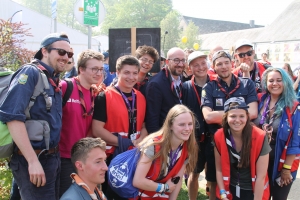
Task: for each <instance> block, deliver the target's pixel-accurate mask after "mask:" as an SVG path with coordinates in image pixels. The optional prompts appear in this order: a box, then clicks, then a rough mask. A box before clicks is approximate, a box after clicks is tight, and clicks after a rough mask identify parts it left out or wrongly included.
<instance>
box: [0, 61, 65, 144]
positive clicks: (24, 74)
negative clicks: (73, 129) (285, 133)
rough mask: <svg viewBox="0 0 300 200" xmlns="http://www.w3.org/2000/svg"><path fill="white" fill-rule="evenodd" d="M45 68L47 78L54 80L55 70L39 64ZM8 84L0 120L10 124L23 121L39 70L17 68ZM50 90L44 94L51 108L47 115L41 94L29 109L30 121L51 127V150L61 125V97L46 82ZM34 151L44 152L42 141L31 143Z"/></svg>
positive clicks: (31, 67) (26, 66) (55, 78)
mask: <svg viewBox="0 0 300 200" xmlns="http://www.w3.org/2000/svg"><path fill="white" fill-rule="evenodd" d="M39 63H40V64H41V65H42V66H43V67H45V68H46V69H47V70H48V72H49V75H50V78H52V79H53V80H57V79H58V78H59V74H57V75H56V76H54V69H53V68H52V67H50V66H48V65H46V64H45V63H43V62H41V61H39ZM14 75H15V76H14V78H13V80H12V82H11V84H10V87H9V90H8V93H7V96H6V97H5V100H4V101H3V103H2V105H1V106H0V121H2V122H4V123H6V122H10V121H14V120H17V121H22V122H25V120H26V115H25V112H24V111H25V109H26V108H27V106H28V104H29V100H30V98H31V96H32V94H33V91H34V87H35V85H36V84H37V82H38V78H39V71H38V69H36V68H35V67H34V66H32V65H25V66H23V67H22V68H20V69H19V70H18V71H17V72H16V73H15V74H14ZM49 86H50V89H45V90H44V91H45V92H46V93H47V94H48V96H49V97H48V98H51V100H52V106H51V109H50V111H49V112H48V111H47V109H46V102H45V99H44V96H43V95H39V96H38V97H37V98H36V101H35V103H34V105H33V106H32V108H31V110H30V115H31V119H34V120H45V121H47V122H48V123H49V126H50V144H49V147H50V148H53V147H55V146H57V145H58V142H59V138H60V129H61V124H62V120H61V117H62V94H61V92H55V90H54V87H53V86H52V85H51V84H50V83H49ZM31 144H32V146H33V148H34V149H45V148H46V146H45V141H44V140H42V141H31Z"/></svg>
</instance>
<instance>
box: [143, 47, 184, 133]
mask: <svg viewBox="0 0 300 200" xmlns="http://www.w3.org/2000/svg"><path fill="white" fill-rule="evenodd" d="M185 63H186V57H185V53H184V52H183V50H182V49H180V48H178V47H174V48H172V49H170V50H169V51H168V54H167V59H166V67H164V68H163V69H162V70H161V71H160V72H159V73H158V74H157V75H156V76H154V77H153V78H152V79H151V81H150V82H149V83H148V86H147V88H146V101H147V112H146V128H147V131H148V133H153V132H155V131H158V130H159V129H160V128H161V127H162V125H163V123H164V121H165V118H166V116H167V113H168V112H169V110H170V109H171V108H172V107H173V106H174V105H176V104H181V96H182V95H181V94H182V84H181V79H180V78H181V75H182V72H183V70H184V66H185Z"/></svg>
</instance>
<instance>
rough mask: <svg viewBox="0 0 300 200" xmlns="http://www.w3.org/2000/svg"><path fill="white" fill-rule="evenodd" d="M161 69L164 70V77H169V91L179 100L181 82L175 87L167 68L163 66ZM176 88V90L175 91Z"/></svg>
mask: <svg viewBox="0 0 300 200" xmlns="http://www.w3.org/2000/svg"><path fill="white" fill-rule="evenodd" d="M162 71H164V72H165V74H166V77H167V78H168V79H169V82H170V84H171V91H172V93H173V94H174V95H175V96H176V97H177V98H178V99H179V101H180V102H181V97H182V83H180V85H179V86H177V87H176V88H175V87H174V81H173V80H172V76H171V75H170V76H169V70H168V69H167V68H166V67H164V68H163V69H162ZM176 90H177V91H176Z"/></svg>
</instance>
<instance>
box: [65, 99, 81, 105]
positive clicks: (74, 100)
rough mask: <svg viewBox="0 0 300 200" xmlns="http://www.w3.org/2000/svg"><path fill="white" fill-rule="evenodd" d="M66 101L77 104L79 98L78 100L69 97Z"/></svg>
mask: <svg viewBox="0 0 300 200" xmlns="http://www.w3.org/2000/svg"><path fill="white" fill-rule="evenodd" d="M67 102H68V103H78V104H80V100H78V99H71V98H69V99H68V101H67Z"/></svg>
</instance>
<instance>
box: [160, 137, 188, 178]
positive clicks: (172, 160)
mask: <svg viewBox="0 0 300 200" xmlns="http://www.w3.org/2000/svg"><path fill="white" fill-rule="evenodd" d="M182 149H183V143H182V144H180V145H179V146H178V147H177V149H175V150H174V151H173V152H172V150H170V152H169V155H168V160H167V166H168V170H165V174H164V176H166V175H167V174H168V173H169V172H170V171H171V170H172V169H173V167H174V166H175V164H176V162H177V160H178V159H179V158H180V156H181V153H182Z"/></svg>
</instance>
